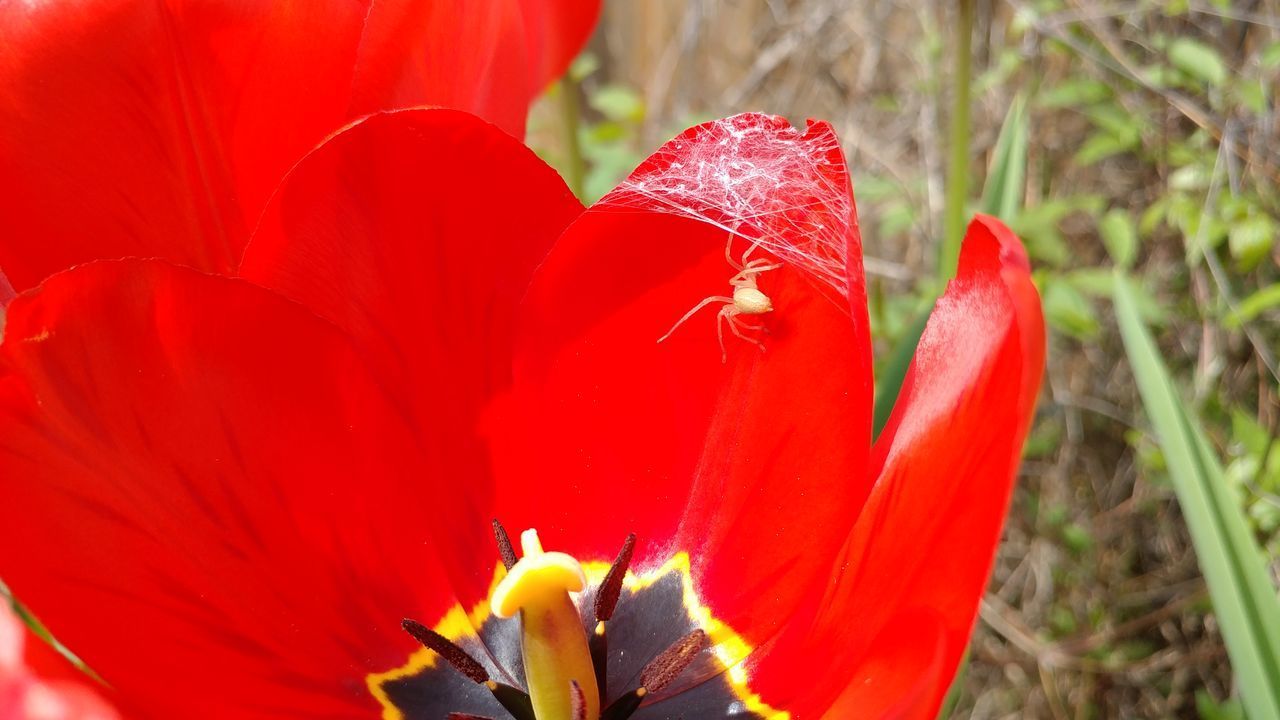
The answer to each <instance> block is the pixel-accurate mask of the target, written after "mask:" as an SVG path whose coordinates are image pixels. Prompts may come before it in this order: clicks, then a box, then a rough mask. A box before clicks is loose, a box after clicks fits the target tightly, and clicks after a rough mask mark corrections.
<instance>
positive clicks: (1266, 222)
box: [1227, 212, 1276, 272]
mask: <svg viewBox="0 0 1280 720" xmlns="http://www.w3.org/2000/svg"><path fill="white" fill-rule="evenodd" d="M1275 240H1276V224H1275V222H1274V221H1272V219H1271V216H1270V215H1265V214H1262V213H1260V212H1259V213H1253V214H1251V215H1249V216H1248V217H1245V218H1242V219H1240V220H1236V221H1234V222H1232V223H1231V225H1230V227H1228V229H1227V248H1228V249H1230V251H1231V257H1232V258H1234V259H1235V261H1236V267H1237V268H1239V270H1240V271H1241V272H1248V271H1249V270H1252V269H1253V268H1254V267H1256V266H1257V264H1258V263H1260V262H1262V260H1263V258H1265V257H1266V256H1267V255H1269V254H1270V253H1271V246H1272V245H1274V244H1275Z"/></svg>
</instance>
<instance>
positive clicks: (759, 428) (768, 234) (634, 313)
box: [494, 115, 871, 642]
mask: <svg viewBox="0 0 1280 720" xmlns="http://www.w3.org/2000/svg"><path fill="white" fill-rule="evenodd" d="M690 172H693V173H694V175H692V176H690V175H689V173H690ZM698 178H702V179H704V180H705V181H706V182H705V184H703V185H698V184H697V183H696V182H695V181H696V180H698ZM680 186H683V188H682V189H681V187H680ZM729 228H732V229H733V230H734V231H735V232H736V233H738V234H739V235H741V236H745V237H747V238H750V239H752V240H759V241H760V242H761V243H762V245H761V248H760V249H758V250H757V251H756V252H755V254H754V255H753V257H759V258H776V259H779V260H780V261H781V262H782V263H783V267H780V268H777V269H772V270H768V271H764V272H761V273H760V274H759V276H758V277H757V281H758V284H759V288H760V289H761V290H762V291H763V292H765V293H767V294H768V296H769V297H770V298H771V299H772V301H773V306H774V308H775V309H774V311H773V312H771V313H769V314H767V315H764V316H761V317H760V320H759V321H760V322H761V323H762V325H763V328H764V329H763V330H759V331H747V334H748V335H751V336H754V337H756V338H758V339H759V340H760V342H762V343H763V348H764V352H761V350H760V348H758V347H757V346H756V345H754V344H753V343H751V342H750V341H747V340H742V339H739V338H737V337H734V336H733V335H732V334H730V333H728V332H726V345H727V362H722V359H721V350H720V347H719V345H718V344H717V340H716V325H717V318H716V312H717V310H718V309H719V307H722V306H721V305H716V306H714V307H712V308H710V309H705V310H703V311H702V312H701V313H699V314H695V315H694V316H693V317H691V318H689V319H688V320H687V322H685V323H683V324H681V325H680V327H678V328H677V329H676V330H675V332H674V333H673V334H672V335H671V336H670V337H669V338H667V339H665V340H663V341H662V342H659V338H661V337H662V336H663V335H664V334H666V333H667V332H668V331H669V330H670V329H671V328H672V326H673V324H675V323H676V322H677V320H678V319H680V317H681V316H682V315H684V314H685V313H686V311H688V310H689V309H690V308H692V307H694V306H695V304H697V303H698V302H699V301H701V300H702V299H703V298H705V297H707V296H713V295H721V294H724V293H726V292H730V291H731V290H732V288H731V287H730V285H729V278H730V276H732V275H734V274H735V273H736V272H737V271H736V270H735V269H734V268H733V267H731V265H730V264H729V263H728V262H726V258H725V246H726V240H727V239H728V237H729V232H728V229H729ZM819 230H820V231H821V233H822V235H821V237H820V238H819V237H816V236H815V233H817V232H819ZM821 243H827V245H823V246H822V247H821V250H822V251H823V252H826V253H829V254H831V255H832V256H834V255H836V254H839V255H840V256H841V257H842V258H844V257H847V258H848V266H849V270H848V274H847V275H846V274H844V272H843V268H842V272H841V278H840V280H839V283H840V287H839V289H837V288H835V287H833V286H831V285H828V284H827V280H828V279H829V278H828V277H827V276H825V275H823V274H822V272H825V271H821V272H820V271H813V268H811V267H810V266H809V265H807V264H805V262H802V261H801V260H800V259H799V253H800V252H801V251H802V250H803V251H805V252H814V251H815V249H816V248H818V246H819V245H820V244H821ZM748 245H749V243H748V242H747V241H746V240H742V239H741V238H739V240H738V244H737V245H736V246H735V249H734V253H735V255H740V254H741V253H742V252H743V251H744V250H745V248H746V247H748ZM842 262H843V260H842ZM862 282H863V281H862V273H861V245H860V241H859V237H858V233H857V220H856V216H855V214H854V208H853V198H852V194H851V191H850V185H849V180H848V175H847V172H846V169H845V165H844V161H843V158H842V157H841V154H840V151H839V146H838V143H837V141H836V139H835V136H834V134H833V132H832V130H831V128H830V127H829V126H827V125H825V124H811V125H810V126H809V127H808V128H807V129H805V130H797V129H795V128H792V127H791V126H790V125H789V124H788V123H787V122H786V121H785V120H783V119H781V118H776V117H768V116H760V115H746V116H738V117H735V118H730V119H728V120H723V121H717V122H714V123H709V124H707V125H703V126H699V127H696V128H693V129H691V130H689V131H688V132H686V133H685V134H683V135H681V136H680V137H678V138H676V139H675V140H673V141H671V142H670V143H668V144H667V145H666V146H664V147H663V148H662V149H661V150H659V152H658V153H657V154H655V155H654V156H653V157H652V158H650V159H649V160H648V161H646V163H645V164H644V165H642V166H641V167H640V169H639V170H637V171H636V173H635V174H633V175H632V177H631V178H630V179H629V180H628V181H627V182H626V183H624V184H623V186H621V187H620V188H619V189H618V190H616V191H615V192H614V193H612V194H610V195H609V196H607V197H606V198H605V199H604V200H603V201H601V203H600V204H598V205H597V206H595V207H594V208H592V209H591V210H590V211H588V212H587V213H586V214H585V215H584V216H583V217H582V218H580V219H579V220H578V221H577V222H575V223H574V225H572V226H571V227H570V228H569V230H568V231H566V233H565V234H564V235H563V236H562V237H561V238H560V240H559V241H558V242H557V244H556V246H555V248H554V249H553V250H552V252H551V255H550V256H549V257H548V258H547V260H546V262H545V263H543V265H542V266H541V267H540V268H539V270H538V272H537V274H536V276H535V279H534V284H533V285H532V287H531V288H530V290H529V294H528V295H527V297H526V301H525V305H524V313H523V315H522V324H521V327H520V332H521V335H520V338H519V344H518V345H517V365H516V386H515V392H514V393H513V397H512V398H511V401H510V402H509V403H508V406H507V407H505V408H503V409H501V410H500V411H499V412H496V413H495V416H496V417H498V418H500V419H499V420H498V421H496V422H495V426H496V428H497V429H496V430H495V433H494V434H495V442H496V443H497V446H498V447H497V451H496V453H495V454H496V458H497V460H496V462H497V468H496V469H497V477H498V480H499V483H500V486H499V493H498V503H499V507H500V508H502V517H503V518H504V519H505V520H508V521H509V522H510V523H511V524H512V525H514V526H517V527H526V526H537V527H539V528H542V529H543V530H544V532H543V537H544V540H545V541H546V542H547V543H548V544H549V545H555V546H557V547H564V548H567V549H569V550H570V551H572V552H577V553H581V554H585V555H590V556H593V557H599V558H608V557H611V556H612V553H613V552H615V551H616V548H617V545H618V543H619V542H620V541H621V539H622V537H623V536H624V535H625V534H626V533H627V532H629V531H634V532H636V533H637V534H638V535H639V537H640V544H639V545H638V546H637V558H638V561H637V562H638V563H640V564H644V563H645V562H646V560H654V559H657V558H660V557H661V556H663V555H665V554H668V553H670V552H672V551H677V550H685V551H689V552H690V553H691V555H692V558H693V565H694V573H695V575H696V576H697V581H698V585H699V589H700V590H701V591H702V593H703V594H704V596H705V597H706V598H707V599H708V600H709V602H710V604H711V605H712V606H713V609H714V611H715V612H716V613H717V615H718V616H719V617H720V618H721V619H723V620H725V621H727V622H729V623H730V624H731V625H732V626H733V627H735V628H736V629H738V630H739V631H741V632H743V633H745V634H746V635H747V636H748V638H749V639H750V640H751V641H752V642H758V641H761V640H763V639H764V638H766V637H767V636H768V635H769V634H770V633H772V632H773V631H774V630H775V629H776V628H777V627H778V626H779V625H780V624H781V623H782V622H784V621H785V619H786V618H787V617H788V616H789V615H790V614H791V613H792V612H794V611H795V608H796V607H797V605H798V604H799V603H801V602H802V601H804V600H805V598H806V597H807V596H808V595H809V594H811V587H810V585H809V583H810V582H825V577H824V576H825V572H826V568H827V564H828V563H829V557H830V555H831V554H833V553H834V552H835V550H836V548H837V547H838V545H839V542H840V541H841V540H842V539H843V538H844V536H845V535H846V534H847V533H848V529H849V527H851V524H852V522H853V518H854V516H855V513H856V508H857V507H858V505H859V504H860V503H861V500H862V498H863V497H865V492H866V490H867V487H868V485H867V484H866V483H864V482H862V480H861V478H863V477H865V463H866V458H867V453H868V449H869V436H870V417H871V415H870V408H871V397H870V346H869V341H868V335H867V318H866V302H865V296H864V293H863V285H862ZM784 575H785V576H786V577H787V582H778V581H779V579H780V578H781V577H783V576H784Z"/></svg>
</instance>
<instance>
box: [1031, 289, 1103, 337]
mask: <svg viewBox="0 0 1280 720" xmlns="http://www.w3.org/2000/svg"><path fill="white" fill-rule="evenodd" d="M1043 303H1044V316H1045V319H1046V320H1048V321H1049V324H1050V325H1051V326H1053V327H1054V328H1055V329H1057V330H1059V331H1061V332H1064V333H1066V334H1068V335H1071V336H1073V337H1076V338H1079V339H1088V338H1091V337H1094V336H1095V335H1097V334H1098V329H1099V323H1098V312H1097V310H1095V309H1094V306H1093V301H1091V300H1090V299H1089V298H1087V297H1085V296H1084V295H1083V294H1082V293H1081V292H1080V291H1079V290H1076V289H1075V288H1074V287H1072V286H1071V285H1070V284H1068V283H1065V282H1062V281H1061V280H1057V279H1051V280H1050V281H1049V282H1048V283H1046V285H1045V288H1044V297H1043Z"/></svg>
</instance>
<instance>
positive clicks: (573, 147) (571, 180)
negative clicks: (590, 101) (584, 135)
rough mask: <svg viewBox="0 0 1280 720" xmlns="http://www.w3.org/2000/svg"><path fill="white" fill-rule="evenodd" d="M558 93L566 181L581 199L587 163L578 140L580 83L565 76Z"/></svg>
mask: <svg viewBox="0 0 1280 720" xmlns="http://www.w3.org/2000/svg"><path fill="white" fill-rule="evenodd" d="M556 93H557V94H559V95H560V127H561V130H562V132H563V137H562V140H563V142H564V153H565V164H564V168H563V170H564V181H565V183H566V184H567V185H568V186H569V190H570V191H572V192H573V194H574V195H577V196H578V197H579V198H581V197H582V191H583V185H584V184H585V181H586V175H587V163H586V161H585V160H584V159H583V157H582V145H581V142H580V141H579V138H578V124H579V118H580V116H581V112H582V110H581V106H580V105H579V103H578V83H577V82H575V81H574V80H573V78H571V77H569V76H568V75H565V76H564V77H563V78H561V79H560V81H559V82H558V83H556Z"/></svg>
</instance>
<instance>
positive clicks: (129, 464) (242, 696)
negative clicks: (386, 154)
mask: <svg viewBox="0 0 1280 720" xmlns="http://www.w3.org/2000/svg"><path fill="white" fill-rule="evenodd" d="M433 460H434V459H433ZM453 470H454V468H450V467H444V466H441V465H432V464H429V463H426V462H424V461H423V460H422V458H421V456H420V455H419V453H418V450H417V448H416V447H415V444H414V441H413V439H412V438H410V437H408V435H407V433H406V432H405V429H404V424H403V420H402V418H401V417H400V416H399V415H398V414H397V412H396V411H395V409H394V408H393V407H392V406H391V404H390V403H389V402H388V401H387V400H386V395H385V393H384V392H383V390H382V388H381V387H379V386H378V385H377V384H376V383H375V382H374V381H373V380H372V379H370V376H369V374H368V372H367V370H366V369H365V367H364V365H363V363H362V361H361V360H360V359H359V358H358V355H357V353H356V352H354V351H353V350H352V349H351V348H350V347H349V345H348V343H347V342H346V340H345V339H344V338H343V337H342V336H341V334H340V333H338V332H337V331H336V330H334V329H333V328H332V326H330V325H329V324H328V323H325V322H324V321H322V320H320V319H319V318H317V317H315V316H314V315H313V314H312V313H310V312H309V311H307V310H306V309H305V308H302V307H301V306H298V305H297V304H295V303H292V302H290V301H287V300H285V299H283V298H280V297H279V296H276V295H274V294H272V293H270V292H268V291H266V290H263V289H261V288H258V287H255V286H252V285H250V284H249V283H246V282H243V281H238V280H228V279H222V278H215V277H210V276H205V275H200V274H197V273H195V272H193V271H189V270H183V269H179V268H175V267H172V266H168V265H165V264H163V263H159V262H156V261H146V262H104V263H95V264H90V265H86V266H83V267H81V268H77V269H75V270H72V271H69V272H66V273H62V274H59V275H56V276H54V277H52V278H50V279H49V280H48V281H47V282H46V283H44V285H42V287H41V288H40V289H39V290H36V291H33V292H31V293H27V294H24V295H23V296H20V297H19V298H18V299H16V300H15V301H14V302H13V304H12V305H11V306H10V316H9V326H8V328H7V329H6V337H5V340H4V343H3V344H2V345H0V496H3V497H5V498H6V499H7V502H5V503H0V576H3V577H4V578H5V581H6V582H7V583H8V584H9V586H10V588H11V589H12V591H13V592H14V594H15V595H16V596H17V597H19V598H20V599H22V600H23V601H24V602H25V603H27V605H28V607H29V608H30V609H31V610H32V611H33V612H35V613H36V614H37V615H38V616H39V617H40V618H41V620H42V621H43V622H44V623H45V624H46V625H47V627H48V628H49V629H50V630H51V631H52V632H53V633H54V635H55V636H57V637H58V638H59V639H60V640H61V641H63V642H64V643H65V644H66V645H67V646H68V647H70V648H71V649H72V650H73V651H74V652H76V653H77V654H78V655H79V656H80V657H81V658H82V659H83V660H84V661H85V662H86V663H87V664H88V665H89V666H90V667H92V668H93V669H94V670H96V671H97V672H98V673H100V674H101V675H102V677H103V678H104V679H105V680H106V681H107V682H108V683H109V684H110V685H111V686H112V687H113V688H115V690H116V691H117V692H118V696H119V698H120V699H121V702H122V703H124V704H126V705H127V706H128V708H129V709H131V710H133V711H134V712H135V713H137V714H142V715H146V716H153V717H192V718H226V717H237V718H277V717H286V716H287V717H352V716H358V715H361V714H368V713H372V712H376V709H377V707H378V706H377V704H376V703H375V702H373V698H372V697H371V696H370V695H369V693H368V692H367V690H366V689H365V685H364V678H365V675H366V673H369V672H372V671H384V670H387V669H389V668H392V667H395V666H398V665H400V664H401V663H402V662H403V661H404V658H405V657H406V656H407V655H408V653H409V652H410V651H411V650H412V648H413V647H414V643H413V642H412V641H411V640H410V639H409V638H408V637H406V636H405V635H404V633H402V632H401V631H400V629H399V621H400V619H401V618H402V617H405V616H419V617H439V616H440V615H441V614H442V613H443V611H444V610H445V609H446V608H447V607H450V606H452V603H453V602H454V597H455V596H454V595H453V594H451V593H450V589H451V588H450V586H449V584H448V581H447V580H446V579H445V578H444V575H443V571H442V570H441V569H440V568H439V566H438V564H437V563H436V560H435V558H436V556H437V555H438V554H439V553H440V552H442V551H444V552H450V553H472V557H473V559H474V560H475V566H476V577H475V587H471V588H459V590H460V591H463V594H464V595H466V596H467V597H468V601H470V598H474V597H475V596H476V593H482V592H483V588H484V587H485V586H486V585H487V580H488V577H489V573H490V572H491V569H492V567H493V565H492V556H491V554H490V553H489V552H487V547H484V546H479V545H475V546H458V547H450V548H448V549H447V550H446V549H442V548H438V547H437V546H435V545H433V544H432V543H431V541H430V533H429V532H428V530H427V526H428V525H430V523H431V522H432V520H433V518H434V517H436V516H438V515H440V514H442V513H446V512H448V507H447V506H444V505H443V503H445V502H447V499H449V498H450V496H449V495H446V494H444V493H443V492H442V491H441V487H442V485H443V483H445V482H446V481H447V482H452V480H453V478H452V477H451V474H452V471H453Z"/></svg>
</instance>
